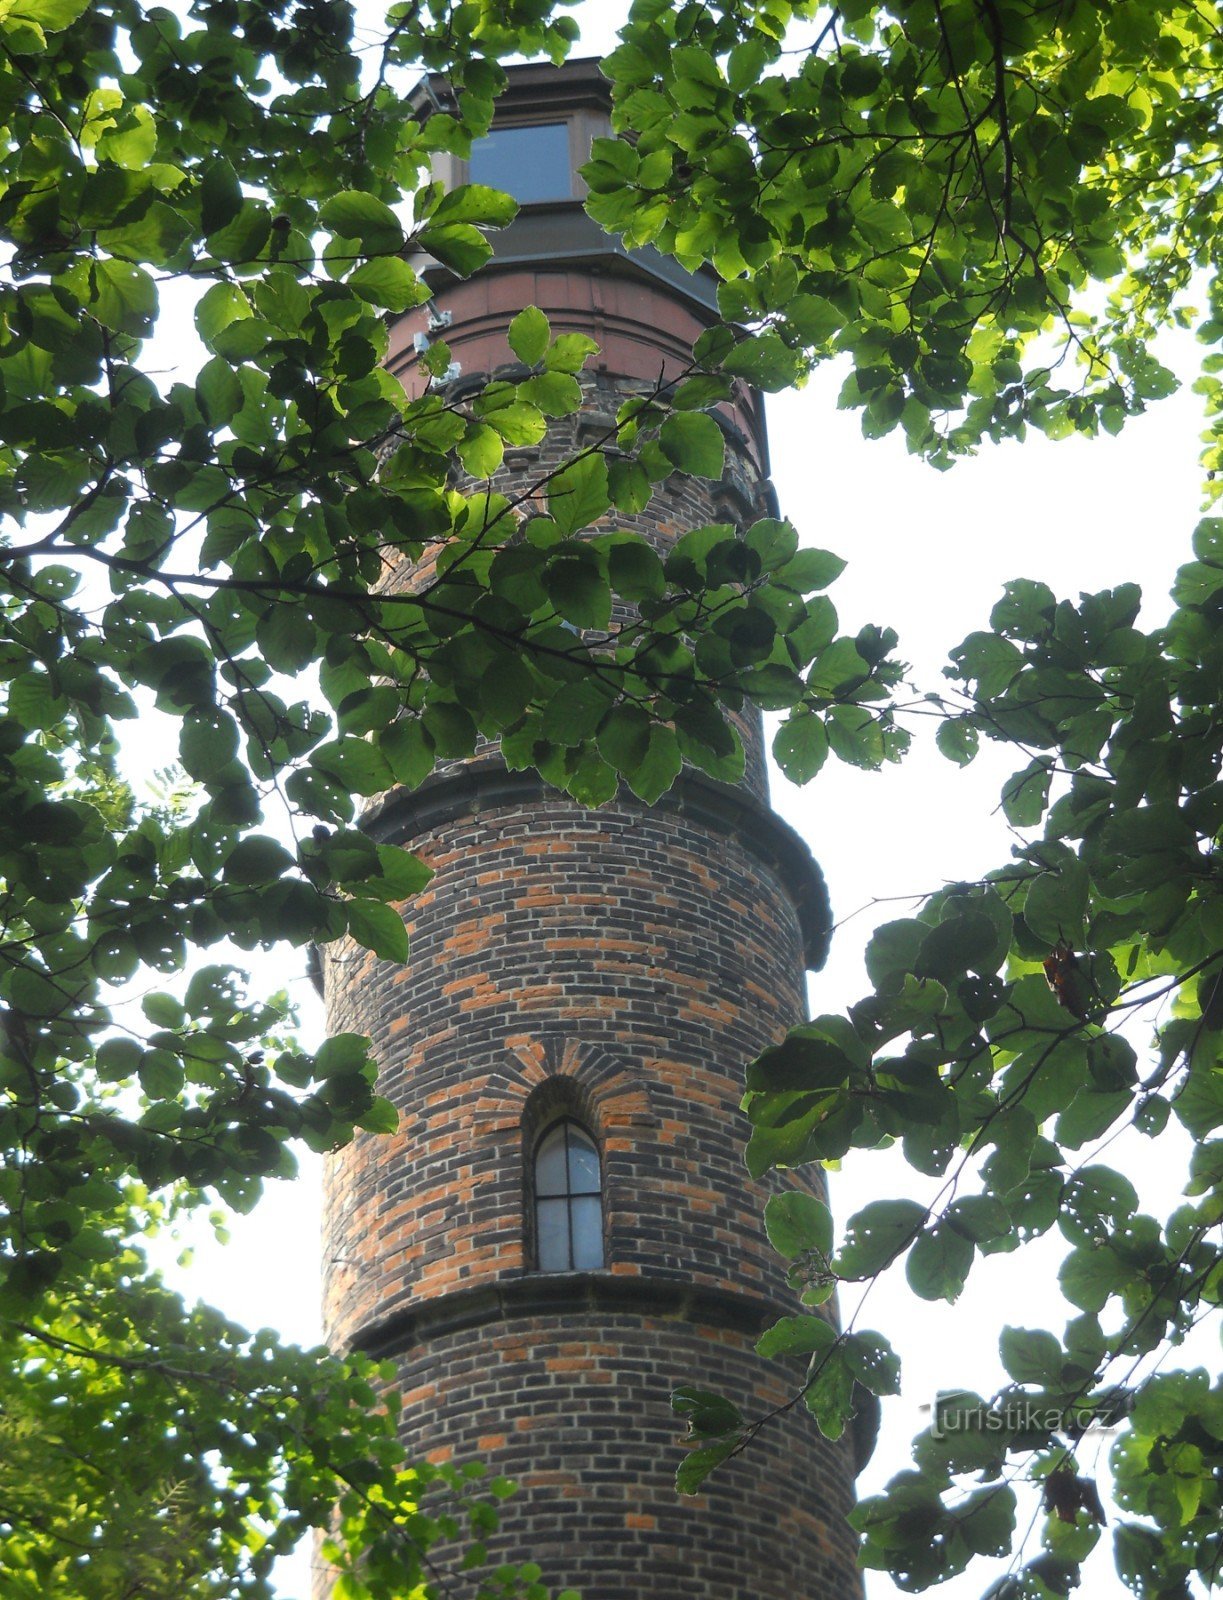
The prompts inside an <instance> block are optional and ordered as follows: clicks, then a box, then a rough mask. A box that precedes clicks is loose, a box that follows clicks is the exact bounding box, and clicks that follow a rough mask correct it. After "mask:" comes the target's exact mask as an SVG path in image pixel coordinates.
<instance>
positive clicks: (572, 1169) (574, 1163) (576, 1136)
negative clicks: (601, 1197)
mask: <svg viewBox="0 0 1223 1600" xmlns="http://www.w3.org/2000/svg"><path fill="white" fill-rule="evenodd" d="M569 1192H570V1194H598V1192H599V1152H598V1151H597V1150H596V1149H595V1147H594V1144H593V1143H592V1142H591V1140H590V1139H588V1138H587V1137H586V1135H585V1134H584V1133H583V1132H582V1130H581V1129H580V1128H575V1127H574V1125H573V1123H572V1122H571V1123H570V1124H569Z"/></svg>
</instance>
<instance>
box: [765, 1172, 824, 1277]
mask: <svg viewBox="0 0 1223 1600" xmlns="http://www.w3.org/2000/svg"><path fill="white" fill-rule="evenodd" d="M764 1226H765V1231H766V1232H767V1234H768V1236H769V1243H770V1244H771V1245H772V1246H773V1248H774V1250H776V1251H777V1253H778V1255H781V1256H784V1257H785V1258H786V1260H787V1261H792V1260H793V1259H794V1257H795V1256H798V1255H801V1254H802V1253H803V1252H804V1251H807V1250H812V1251H815V1252H816V1253H817V1254H818V1255H821V1256H824V1257H828V1256H830V1255H831V1254H832V1213H831V1212H830V1211H829V1209H828V1207H827V1206H826V1205H825V1204H824V1202H823V1201H822V1200H817V1199H816V1197H815V1196H814V1195H813V1194H806V1193H804V1191H803V1190H801V1189H790V1190H787V1192H786V1193H785V1194H776V1195H773V1197H772V1198H771V1199H770V1200H769V1202H768V1204H767V1205H766V1206H765V1208H764Z"/></svg>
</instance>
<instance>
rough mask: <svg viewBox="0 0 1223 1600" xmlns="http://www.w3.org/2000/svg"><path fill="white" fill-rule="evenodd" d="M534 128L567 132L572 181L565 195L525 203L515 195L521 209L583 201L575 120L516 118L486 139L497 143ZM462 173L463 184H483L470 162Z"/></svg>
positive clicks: (498, 126) (500, 124) (567, 159)
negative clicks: (502, 138) (558, 129)
mask: <svg viewBox="0 0 1223 1600" xmlns="http://www.w3.org/2000/svg"><path fill="white" fill-rule="evenodd" d="M533 128H560V129H562V130H563V131H564V135H565V143H564V150H565V175H566V177H567V179H568V188H567V189H566V190H565V191H564V192H563V193H561V194H549V195H540V196H538V197H537V198H536V199H534V200H523V199H521V198H520V197H519V196H518V195H514V196H513V198H514V199H515V200H517V201H518V204H519V205H520V206H559V205H572V204H573V202H574V201H575V200H576V199H578V198H579V194H578V182H579V180H578V175H577V169H578V167H579V166H580V165H581V161H580V160H579V159H577V151H576V141H575V139H574V123H573V118H572V117H567V116H563V115H560V116H555V117H548V118H546V119H542V120H541V119H539V118H530V119H528V118H525V117H524V118H522V119H517V118H515V119H513V120H511V121H508V122H498V123H496V124H494V126H493V127H491V128H490V129H489V130H488V132H487V133H486V134H484V135H483V137H484V138H485V139H496V138H498V137H499V136H500V135H501V134H504V133H520V132H524V131H526V130H528V129H533ZM475 142H478V141H473V143H475ZM462 173H463V175H462V177H461V179H460V182H462V183H474V182H478V181H481V180H478V179H476V178H473V177H472V172H471V161H470V160H467V161H464V162H463V163H462ZM484 181H487V180H484ZM491 187H492V188H494V189H496V188H499V187H500V185H498V184H495V183H494V184H492V185H491ZM584 188H585V186H584V185H583V191H584ZM506 192H507V193H510V194H512V193H513V191H512V190H507V191H506Z"/></svg>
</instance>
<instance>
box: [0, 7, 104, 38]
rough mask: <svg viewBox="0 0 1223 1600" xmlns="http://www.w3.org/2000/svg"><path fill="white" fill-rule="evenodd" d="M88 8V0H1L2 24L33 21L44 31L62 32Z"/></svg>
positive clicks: (0, 22) (0, 21) (0, 14)
mask: <svg viewBox="0 0 1223 1600" xmlns="http://www.w3.org/2000/svg"><path fill="white" fill-rule="evenodd" d="M88 9H89V3H88V0H0V24H3V25H5V26H11V25H12V24H15V23H32V24H33V25H34V26H35V27H38V28H41V29H42V30H43V32H44V33H60V32H62V31H63V29H65V28H69V27H71V26H72V24H73V23H74V22H75V21H76V20H77V18H78V17H81V16H84V14H85V12H86V11H87V10H88Z"/></svg>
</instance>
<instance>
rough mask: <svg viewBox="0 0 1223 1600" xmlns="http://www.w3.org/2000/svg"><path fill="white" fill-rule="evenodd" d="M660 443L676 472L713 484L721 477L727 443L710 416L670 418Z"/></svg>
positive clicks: (683, 414) (677, 415) (693, 413)
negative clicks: (711, 481)
mask: <svg viewBox="0 0 1223 1600" xmlns="http://www.w3.org/2000/svg"><path fill="white" fill-rule="evenodd" d="M658 441H659V443H660V444H661V446H662V449H663V453H664V454H665V456H666V457H667V460H668V461H670V462H671V464H672V466H673V467H675V468H676V470H677V471H679V472H689V473H691V474H692V475H693V476H694V477H698V478H712V479H714V480H717V479H719V478H720V477H721V476H722V466H723V458H724V456H725V452H726V440H725V438H724V437H723V434H722V430H721V428H719V427H718V425H717V423H716V422H715V421H714V419H713V418H712V417H711V416H710V415H709V414H708V413H707V412H704V411H681V412H677V413H675V414H674V415H672V416H669V417H668V418H667V419H666V421H665V422H664V423H663V425H662V429H661V431H660V433H659V436H658Z"/></svg>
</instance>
